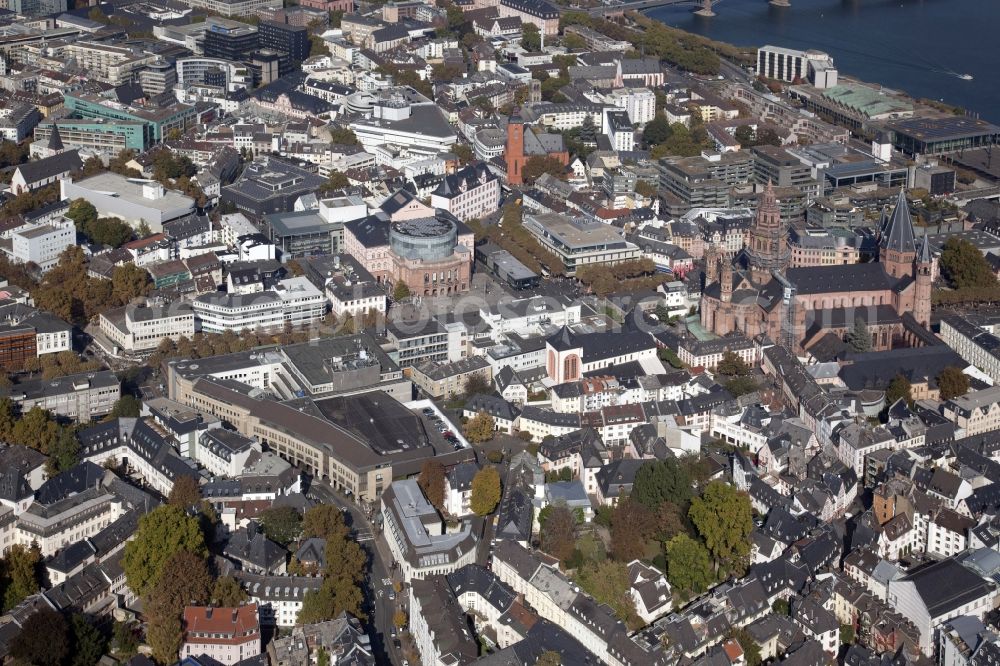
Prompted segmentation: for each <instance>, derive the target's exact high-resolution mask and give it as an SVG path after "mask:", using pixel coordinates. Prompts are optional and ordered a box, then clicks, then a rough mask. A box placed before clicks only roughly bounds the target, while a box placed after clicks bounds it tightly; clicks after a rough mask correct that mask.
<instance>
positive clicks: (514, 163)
mask: <svg viewBox="0 0 1000 666" xmlns="http://www.w3.org/2000/svg"><path fill="white" fill-rule="evenodd" d="M503 157H504V160H505V161H506V162H507V183H508V184H509V185H520V184H521V183H522V182H523V181H522V180H521V170H522V168H523V167H524V120H523V119H522V118H521V114H520V109H514V110H513V111H512V112H511V114H510V119H509V120H508V121H507V144H506V145H505V146H504V151H503Z"/></svg>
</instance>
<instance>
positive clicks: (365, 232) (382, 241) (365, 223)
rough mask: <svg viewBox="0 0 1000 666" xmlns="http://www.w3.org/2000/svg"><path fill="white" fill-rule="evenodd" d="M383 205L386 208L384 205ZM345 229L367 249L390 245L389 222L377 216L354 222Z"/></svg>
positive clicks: (349, 223)
mask: <svg viewBox="0 0 1000 666" xmlns="http://www.w3.org/2000/svg"><path fill="white" fill-rule="evenodd" d="M382 205H383V206H385V204H384V203H383V204H382ZM344 228H345V229H347V230H349V231H350V232H351V233H352V234H353V235H354V237H355V238H357V239H358V242H359V243H361V244H362V245H364V246H365V247H381V246H383V245H388V244H389V221H388V220H383V219H381V218H380V217H378V216H376V215H369V216H368V217H364V218H361V219H360V220H352V221H350V222H348V223H347V224H345V225H344Z"/></svg>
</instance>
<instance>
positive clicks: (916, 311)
mask: <svg viewBox="0 0 1000 666" xmlns="http://www.w3.org/2000/svg"><path fill="white" fill-rule="evenodd" d="M878 236H879V259H878V261H877V262H872V263H864V264H845V265H838V266H816V267H803V268H789V263H790V251H789V247H788V229H787V228H786V227H785V225H784V224H783V223H782V222H781V215H780V212H779V209H778V205H777V201H776V200H775V197H774V190H773V188H772V187H771V185H770V184H768V187H767V190H766V192H765V194H764V197H763V198H762V200H761V203H760V207H759V208H758V210H757V216H756V220H755V222H754V226H753V229H752V230H751V232H750V241H749V243H748V245H747V247H745V248H744V249H743V250H741V251H740V252H738V253H737V254H736V255H735V256H728V255H725V254H724V253H722V252H721V251H720V250H719V249H718V248H717V247H714V246H706V250H705V264H706V269H705V274H706V278H705V289H704V292H703V294H702V300H701V323H702V326H703V327H704V328H705V329H707V330H709V331H711V332H713V333H715V334H717V335H726V334H729V333H734V332H738V333H742V334H744V335H746V336H747V337H753V336H756V335H759V334H765V335H767V336H768V337H770V338H771V339H772V340H773V341H775V342H779V343H783V344H786V345H788V346H789V347H790V348H792V349H794V350H795V351H796V352H799V353H801V352H803V351H807V350H808V349H809V348H810V347H811V346H812V345H814V344H816V343H817V342H819V341H820V340H822V339H824V338H825V337H827V336H829V335H831V334H832V335H835V336H836V337H838V338H840V339H844V338H845V337H846V336H847V334H848V333H849V332H850V331H851V330H853V329H854V327H855V325H856V322H857V321H859V320H860V321H861V322H863V323H864V324H865V326H866V327H867V328H868V330H869V332H870V333H871V336H872V343H873V348H874V349H876V350H882V349H891V348H893V347H898V346H903V345H905V344H906V341H907V340H908V338H909V336H908V335H907V330H908V328H909V329H914V328H918V327H923V328H927V326H928V325H929V323H930V318H931V282H932V268H933V264H932V259H931V255H930V248H929V247H928V244H927V242H926V240H924V241H922V242H920V243H919V248H918V242H917V241H916V239H915V237H914V233H913V221H912V219H911V217H910V211H909V207H908V205H907V202H906V196H905V194H904V193H903V192H902V191H901V192H900V194H899V200H898V202H897V204H896V207H895V209H894V210H893V211H892V213H891V215H890V214H889V213H888V212H884V213H883V216H882V220H881V222H880V223H879V230H878Z"/></svg>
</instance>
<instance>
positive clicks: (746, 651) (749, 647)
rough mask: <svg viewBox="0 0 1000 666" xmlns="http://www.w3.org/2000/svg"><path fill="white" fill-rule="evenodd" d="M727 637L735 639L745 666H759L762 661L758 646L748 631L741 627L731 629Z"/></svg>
mask: <svg viewBox="0 0 1000 666" xmlns="http://www.w3.org/2000/svg"><path fill="white" fill-rule="evenodd" d="M729 637H730V638H734V639H736V642H737V643H739V644H740V647H741V648H742V649H743V658H744V659H745V660H746V663H747V666H760V663H761V661H762V660H761V656H760V645H758V644H757V641H755V640H754V638H753V636H751V635H750V632H749V631H747V630H746V629H744V628H743V627H738V628H733V629H731V630H730V631H729Z"/></svg>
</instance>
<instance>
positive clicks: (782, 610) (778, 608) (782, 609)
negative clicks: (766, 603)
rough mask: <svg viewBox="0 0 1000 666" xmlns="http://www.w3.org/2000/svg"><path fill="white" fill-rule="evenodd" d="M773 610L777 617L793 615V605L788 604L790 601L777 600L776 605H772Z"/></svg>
mask: <svg viewBox="0 0 1000 666" xmlns="http://www.w3.org/2000/svg"><path fill="white" fill-rule="evenodd" d="M771 610H772V611H774V613H775V614H776V615H784V616H785V617H788V616H789V615H791V614H792V608H791V605H790V604H789V603H788V599H782V598H780V597H779V598H777V599H775V600H774V603H773V604H771Z"/></svg>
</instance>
